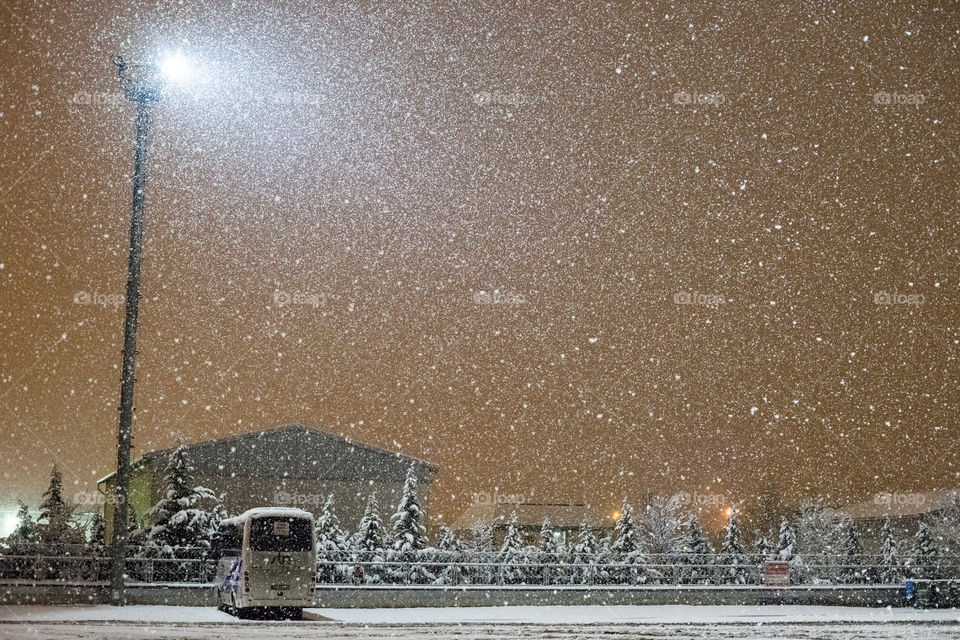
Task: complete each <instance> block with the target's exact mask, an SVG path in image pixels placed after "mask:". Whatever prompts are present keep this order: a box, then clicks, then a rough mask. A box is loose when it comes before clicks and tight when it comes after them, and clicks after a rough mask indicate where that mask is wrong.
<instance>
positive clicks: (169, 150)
mask: <svg viewBox="0 0 960 640" xmlns="http://www.w3.org/2000/svg"><path fill="white" fill-rule="evenodd" d="M710 4H712V3H710ZM758 4H759V5H760V6H757V5H758ZM958 44H960V5H958V4H957V3H954V2H922V3H916V4H913V5H909V4H896V5H893V4H887V3H879V4H875V3H859V2H857V3H854V2H829V3H828V2H819V1H812V0H811V1H806V2H803V1H800V2H785V3H782V4H778V5H776V6H774V5H773V3H742V4H737V5H729V6H727V7H716V6H709V4H708V3H701V2H673V3H662V2H661V3H654V4H652V5H650V4H647V3H643V4H641V3H628V2H620V3H586V2H581V3H576V4H575V3H572V2H571V3H549V2H534V3H530V2H509V3H501V2H483V3H433V2H422V1H419V0H418V1H415V2H359V3H339V2H336V3H311V2H285V3H250V4H249V6H248V4H247V3H239V4H237V5H231V4H230V3H226V2H204V3H199V2H189V1H188V2H183V3H182V4H180V3H176V2H166V1H165V2H156V3H140V2H132V1H131V2H101V1H94V2H83V3H62V2H49V3H45V2H30V1H26V0H0V57H2V69H0V443H2V444H0V466H2V469H0V473H2V479H3V480H2V486H0V509H3V508H8V507H12V506H13V505H14V503H15V501H16V499H17V498H23V499H26V500H28V501H29V502H31V503H33V504H34V505H35V504H36V502H37V500H38V498H39V494H40V492H42V490H43V489H44V487H45V486H46V483H47V479H48V473H49V469H50V466H51V464H52V463H53V462H56V463H57V464H58V465H59V467H60V468H61V470H62V471H63V473H64V476H65V482H66V484H67V485H68V486H75V487H76V489H78V490H87V491H90V490H94V483H95V480H96V479H98V478H100V477H102V476H103V475H105V474H107V473H109V472H110V471H112V470H113V468H114V465H115V460H116V458H115V456H116V453H115V441H116V431H117V421H118V412H117V404H118V402H119V383H120V369H119V367H120V351H121V347H122V330H123V306H122V304H120V299H121V296H122V294H123V292H124V285H125V281H126V260H127V251H128V236H127V234H128V226H129V206H130V197H131V186H130V174H131V173H132V166H133V143H134V135H133V134H134V124H133V113H134V109H133V106H132V105H131V104H129V103H127V102H125V101H124V100H122V99H121V97H120V85H119V82H118V81H117V79H116V69H115V68H114V67H113V65H112V63H111V61H110V57H111V56H112V55H113V54H114V53H117V52H120V53H122V54H123V55H124V56H125V57H126V58H127V59H128V60H151V59H154V58H155V57H156V56H157V55H158V52H161V51H164V50H167V51H175V50H178V49H179V50H181V51H182V52H183V53H184V55H187V56H190V57H192V58H194V59H196V60H197V61H198V63H200V64H202V65H203V66H202V73H199V76H200V77H196V78H195V80H196V81H195V82H191V83H185V84H184V85H178V86H176V87H171V88H169V89H168V91H167V95H166V99H165V100H164V101H163V102H162V103H161V104H159V105H158V106H157V107H156V108H155V109H154V111H153V115H154V120H153V125H154V126H153V129H152V131H151V149H150V154H151V155H150V165H149V167H150V168H149V182H148V187H147V210H146V231H145V245H144V246H145V253H144V263H143V294H144V299H143V302H142V305H141V312H140V317H141V326H140V333H139V344H138V347H139V352H140V355H139V359H138V363H137V364H138V369H137V373H138V375H137V378H138V384H137V388H136V407H137V419H136V421H135V446H136V449H135V450H134V456H135V457H136V456H138V455H139V454H140V453H142V452H143V451H146V450H149V449H154V448H164V447H169V446H171V445H173V444H175V443H176V442H178V441H180V440H185V441H187V442H191V441H196V440H201V439H207V438H213V437H219V436H224V435H229V434H232V433H241V432H246V431H252V430H259V429H265V428H271V427H275V426H278V425H281V424H286V423H294V422H297V423H303V424H309V425H314V426H318V427H321V428H324V429H327V430H329V431H333V432H336V433H342V434H344V435H347V436H350V437H353V438H356V439H358V440H361V441H365V442H369V443H372V444H375V445H379V446H382V447H387V448H390V449H393V450H396V451H399V452H403V453H406V454H410V455H414V456H418V457H422V458H426V459H429V460H432V461H434V462H436V463H438V464H439V466H440V473H439V476H438V478H437V480H436V483H435V484H434V488H433V493H432V496H431V498H432V504H431V507H432V519H433V523H434V524H436V523H438V522H439V520H436V518H437V517H438V516H440V515H442V517H443V518H442V521H450V520H452V519H454V518H455V517H456V516H457V515H458V514H459V513H460V512H461V511H462V510H463V509H464V508H466V507H467V506H468V505H469V504H470V501H471V494H472V493H473V492H477V491H489V492H492V491H494V490H495V489H497V488H498V489H499V490H500V491H501V492H504V493H511V494H516V493H522V494H525V495H526V496H528V497H530V496H533V497H535V498H536V499H537V500H545V501H560V502H566V501H587V502H589V503H591V504H593V505H595V506H598V507H602V508H603V509H610V510H611V511H612V509H613V508H614V507H615V506H616V505H617V504H618V503H619V501H620V500H621V499H622V498H623V496H624V495H626V496H631V497H635V496H640V495H643V494H644V492H655V493H673V492H675V491H679V490H682V491H687V492H705V493H711V492H712V493H722V494H724V495H729V496H731V498H732V499H737V500H745V501H749V500H750V499H751V497H752V496H755V495H756V494H758V493H759V492H760V491H761V490H763V489H764V488H765V487H767V486H770V487H774V488H775V489H776V490H777V491H779V492H780V493H782V494H783V495H784V496H785V497H786V498H787V499H788V500H796V499H799V498H800V497H802V496H812V495H827V496H829V497H830V498H829V499H830V500H834V501H837V500H839V501H842V500H845V499H848V498H850V499H852V498H859V497H862V496H865V495H868V494H871V493H874V492H878V491H913V490H923V489H932V488H940V487H944V488H946V487H955V486H957V484H958V479H957V471H958V470H960V467H958V463H960V459H958V450H957V446H956V442H957V437H958V436H960V423H958V408H960V389H958V379H960V367H958V350H960V239H958V237H960V224H958V223H960V213H958V200H960V197H958V196H960V193H958V183H960V180H958V178H960V128H958V121H957V114H958V108H957V104H958V100H960V55H958ZM288 295H289V298H287V296H288ZM887 295H889V298H888V297H887ZM84 301H88V303H86V304H84ZM688 301H689V304H686V302H688ZM282 302H287V304H278V303H282ZM884 302H889V303H890V304H884Z"/></svg>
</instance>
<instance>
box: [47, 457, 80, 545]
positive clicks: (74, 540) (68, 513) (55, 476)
mask: <svg viewBox="0 0 960 640" xmlns="http://www.w3.org/2000/svg"><path fill="white" fill-rule="evenodd" d="M72 518H73V509H71V508H69V507H67V504H66V503H65V502H64V501H63V476H62V475H61V474H60V470H59V469H57V465H56V464H54V465H53V469H52V470H51V471H50V484H49V486H48V487H47V490H46V491H44V492H43V500H42V501H41V502H40V517H39V518H38V519H37V530H38V532H39V538H40V542H42V543H44V544H78V543H82V542H83V534H82V533H81V532H80V530H79V529H77V528H75V527H73V526H72V525H71V519H72Z"/></svg>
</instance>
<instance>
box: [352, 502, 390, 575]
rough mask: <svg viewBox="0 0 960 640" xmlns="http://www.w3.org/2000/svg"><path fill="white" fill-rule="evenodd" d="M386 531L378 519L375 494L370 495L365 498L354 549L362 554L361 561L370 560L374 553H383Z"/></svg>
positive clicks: (378, 507) (378, 510)
mask: <svg viewBox="0 0 960 640" xmlns="http://www.w3.org/2000/svg"><path fill="white" fill-rule="evenodd" d="M385 535H386V531H385V529H384V526H383V520H382V519H381V518H380V505H379V504H378V503H377V494H376V493H371V494H370V497H369V498H367V506H366V508H364V510H363V518H361V519H360V526H359V527H358V528H357V533H356V536H355V538H354V539H355V543H354V545H353V546H354V548H355V549H358V550H360V551H361V552H364V554H363V555H362V556H361V557H362V559H363V560H367V559H368V558H371V557H372V556H374V555H375V554H376V553H378V552H379V553H381V555H382V552H383V549H384V536H385Z"/></svg>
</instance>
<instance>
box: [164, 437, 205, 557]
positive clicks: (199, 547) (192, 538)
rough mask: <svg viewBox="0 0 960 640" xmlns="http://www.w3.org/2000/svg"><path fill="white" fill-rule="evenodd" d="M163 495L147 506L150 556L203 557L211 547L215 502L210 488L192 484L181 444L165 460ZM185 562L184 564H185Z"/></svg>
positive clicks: (187, 459)
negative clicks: (148, 510) (211, 528)
mask: <svg viewBox="0 0 960 640" xmlns="http://www.w3.org/2000/svg"><path fill="white" fill-rule="evenodd" d="M163 487H164V492H163V496H164V497H163V498H161V499H160V501H159V502H157V504H155V505H153V507H152V508H151V509H150V518H151V520H152V521H153V526H152V527H151V528H150V531H149V533H148V534H147V545H148V547H150V550H149V551H148V554H149V555H152V556H160V557H168V558H183V557H185V556H188V555H189V556H196V557H202V556H203V555H204V554H205V552H206V550H207V549H209V547H210V536H211V531H210V523H211V519H212V515H211V512H210V511H208V510H207V507H211V508H212V506H213V504H215V503H216V502H217V497H216V496H215V495H214V493H213V492H212V491H210V490H209V489H206V488H204V487H201V486H196V485H194V480H193V467H192V465H191V464H190V460H189V458H188V457H187V452H186V447H184V446H183V445H180V446H179V447H177V448H176V449H174V450H173V452H172V453H171V454H170V457H169V458H168V460H167V467H166V474H165V475H164V478H163ZM185 566H186V565H184V567H185Z"/></svg>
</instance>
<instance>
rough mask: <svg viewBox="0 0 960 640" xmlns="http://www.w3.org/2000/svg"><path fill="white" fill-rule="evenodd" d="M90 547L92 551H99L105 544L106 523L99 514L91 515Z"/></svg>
mask: <svg viewBox="0 0 960 640" xmlns="http://www.w3.org/2000/svg"><path fill="white" fill-rule="evenodd" d="M89 530H90V540H89V542H90V546H91V547H93V548H94V549H100V548H102V547H103V545H104V544H105V543H106V540H105V539H104V537H105V535H106V532H107V523H106V521H105V520H104V519H103V516H102V515H100V514H99V513H95V514H93V518H91V520H90V527H89Z"/></svg>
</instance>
